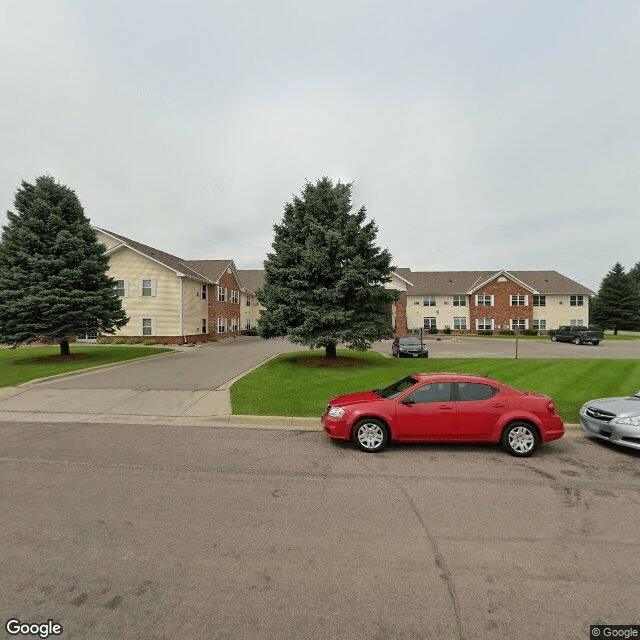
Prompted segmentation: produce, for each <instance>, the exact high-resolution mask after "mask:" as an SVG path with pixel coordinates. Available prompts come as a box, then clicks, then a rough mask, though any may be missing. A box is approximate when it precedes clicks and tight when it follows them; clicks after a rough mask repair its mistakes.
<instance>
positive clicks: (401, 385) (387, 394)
mask: <svg viewBox="0 0 640 640" xmlns="http://www.w3.org/2000/svg"><path fill="white" fill-rule="evenodd" d="M417 382H418V381H417V380H416V379H415V378H412V377H411V376H407V377H406V378H402V380H398V381H397V382H394V383H393V384H390V385H389V386H388V387H385V388H384V389H375V390H374V393H376V394H378V395H379V396H380V397H381V398H388V399H389V400H393V399H394V398H397V397H398V396H399V395H400V394H401V393H402V392H404V391H406V390H407V389H411V387H413V385H415V384H417Z"/></svg>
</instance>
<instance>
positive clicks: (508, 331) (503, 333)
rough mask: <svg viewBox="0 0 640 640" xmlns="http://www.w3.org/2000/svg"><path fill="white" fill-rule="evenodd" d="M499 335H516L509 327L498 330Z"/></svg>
mask: <svg viewBox="0 0 640 640" xmlns="http://www.w3.org/2000/svg"><path fill="white" fill-rule="evenodd" d="M500 335H501V336H515V335H516V332H515V331H511V329H503V330H502V331H501V332H500Z"/></svg>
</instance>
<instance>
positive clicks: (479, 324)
mask: <svg viewBox="0 0 640 640" xmlns="http://www.w3.org/2000/svg"><path fill="white" fill-rule="evenodd" d="M487 321H488V325H489V326H487ZM493 329H494V322H493V318H476V331H493Z"/></svg>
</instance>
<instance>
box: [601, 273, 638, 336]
mask: <svg viewBox="0 0 640 640" xmlns="http://www.w3.org/2000/svg"><path fill="white" fill-rule="evenodd" d="M590 315H591V321H592V322H593V323H594V324H597V325H599V326H601V327H602V328H604V329H613V333H614V335H617V334H618V330H619V329H631V330H633V329H638V328H639V326H640V291H639V289H638V287H637V285H636V283H635V281H634V279H633V277H632V276H631V275H630V274H628V273H625V272H624V269H623V267H622V265H621V264H620V263H619V262H617V263H616V264H615V265H614V266H613V267H612V268H611V270H610V271H609V273H607V275H606V276H605V277H604V278H603V279H602V283H601V284H600V289H599V290H598V295H597V296H596V297H595V298H594V299H593V301H592V303H591V313H590Z"/></svg>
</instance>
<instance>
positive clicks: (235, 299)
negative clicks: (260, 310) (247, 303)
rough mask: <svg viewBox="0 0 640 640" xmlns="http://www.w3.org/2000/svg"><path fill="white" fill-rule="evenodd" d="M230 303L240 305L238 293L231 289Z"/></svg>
mask: <svg viewBox="0 0 640 640" xmlns="http://www.w3.org/2000/svg"><path fill="white" fill-rule="evenodd" d="M231 302H232V304H240V292H239V291H236V290H235V289H233V290H232V291H231Z"/></svg>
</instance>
